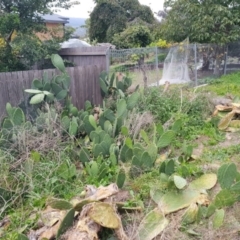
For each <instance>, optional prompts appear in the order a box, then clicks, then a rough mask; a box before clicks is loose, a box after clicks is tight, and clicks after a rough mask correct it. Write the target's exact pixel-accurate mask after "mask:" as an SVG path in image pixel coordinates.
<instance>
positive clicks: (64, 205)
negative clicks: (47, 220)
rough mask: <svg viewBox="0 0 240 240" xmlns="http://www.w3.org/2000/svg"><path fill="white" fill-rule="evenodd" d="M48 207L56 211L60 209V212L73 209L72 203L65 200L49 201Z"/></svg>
mask: <svg viewBox="0 0 240 240" xmlns="http://www.w3.org/2000/svg"><path fill="white" fill-rule="evenodd" d="M47 205H48V206H50V207H52V208H54V209H59V210H68V209H71V208H72V207H73V206H72V204H71V203H70V202H68V201H66V200H63V199H58V198H51V199H48V200H47Z"/></svg>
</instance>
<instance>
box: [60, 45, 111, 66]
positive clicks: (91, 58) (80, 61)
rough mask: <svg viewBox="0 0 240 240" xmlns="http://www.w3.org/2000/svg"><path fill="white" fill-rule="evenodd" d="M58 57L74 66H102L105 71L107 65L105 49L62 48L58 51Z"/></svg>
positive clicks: (106, 49) (107, 57) (107, 58)
mask: <svg viewBox="0 0 240 240" xmlns="http://www.w3.org/2000/svg"><path fill="white" fill-rule="evenodd" d="M59 55H60V56H61V57H62V58H63V59H66V60H68V61H71V62H73V63H74V66H87V65H98V64H102V65H104V66H105V68H106V69H107V68H108V65H109V56H108V48H107V47H81V48H63V49H61V50H60V51H59ZM106 69H105V70H106Z"/></svg>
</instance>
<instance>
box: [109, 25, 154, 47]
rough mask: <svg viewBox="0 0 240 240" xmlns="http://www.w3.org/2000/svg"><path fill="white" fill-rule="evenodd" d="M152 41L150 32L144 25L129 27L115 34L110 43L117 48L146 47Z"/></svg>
mask: <svg viewBox="0 0 240 240" xmlns="http://www.w3.org/2000/svg"><path fill="white" fill-rule="evenodd" d="M151 41H152V37H151V32H150V30H149V28H148V27H146V26H144V25H131V26H129V27H128V28H126V29H125V30H124V31H123V32H121V33H118V34H115V35H114V37H113V41H112V43H113V44H114V45H116V47H117V48H137V47H146V46H147V45H149V44H150V43H151Z"/></svg>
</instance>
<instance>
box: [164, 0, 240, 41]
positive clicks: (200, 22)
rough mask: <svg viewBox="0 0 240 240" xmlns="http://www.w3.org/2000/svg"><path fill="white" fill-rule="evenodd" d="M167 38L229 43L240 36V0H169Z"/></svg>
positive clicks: (167, 0) (166, 20) (165, 24)
mask: <svg viewBox="0 0 240 240" xmlns="http://www.w3.org/2000/svg"><path fill="white" fill-rule="evenodd" d="M164 6H165V8H168V9H170V10H169V11H167V16H166V18H165V20H163V25H162V35H163V36H164V38H165V39H166V40H170V41H175V42H180V41H183V40H184V39H185V38H187V37H189V40H190V41H191V42H200V43H218V44H222V45H224V44H227V43H230V42H233V41H236V40H238V39H239V37H240V0H166V1H165V5H164Z"/></svg>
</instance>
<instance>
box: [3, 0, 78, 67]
mask: <svg viewBox="0 0 240 240" xmlns="http://www.w3.org/2000/svg"><path fill="white" fill-rule="evenodd" d="M73 4H77V2H74V3H73V2H72V1H70V0H31V1H29V0H1V1H0V38H1V41H2V42H3V44H1V46H0V53H1V57H0V71H12V70H22V69H27V68H29V67H30V66H31V65H32V64H33V63H34V62H36V61H38V60H40V59H42V58H44V57H45V56H46V55H48V54H49V55H50V54H51V52H49V50H50V49H52V50H53V43H56V44H55V49H57V48H58V47H59V45H58V44H57V43H58V42H60V41H61V40H64V39H65V38H64V39H60V38H53V40H52V42H51V44H50V45H49V46H48V45H47V44H46V42H45V43H43V42H41V41H40V40H39V39H38V38H37V37H36V36H35V33H36V32H45V31H46V28H45V26H44V24H43V19H42V18H41V15H42V14H46V13H50V12H51V10H50V9H53V8H54V9H56V8H66V9H68V8H70V7H71V6H72V5H73ZM66 36H67V35H66Z"/></svg>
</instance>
